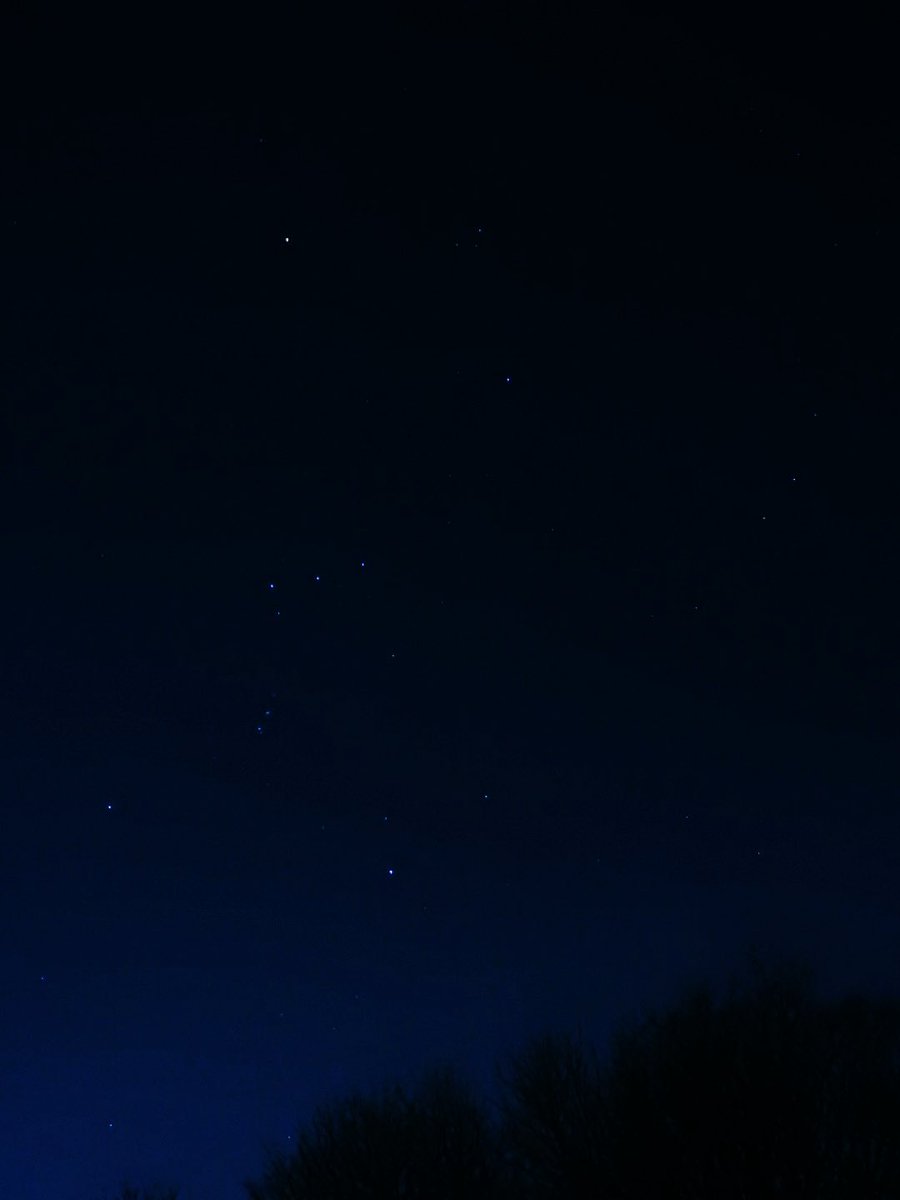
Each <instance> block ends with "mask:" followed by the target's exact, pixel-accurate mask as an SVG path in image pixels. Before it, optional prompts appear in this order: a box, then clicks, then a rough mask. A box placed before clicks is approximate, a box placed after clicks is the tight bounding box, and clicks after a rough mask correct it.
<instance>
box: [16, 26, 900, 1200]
mask: <svg viewBox="0 0 900 1200" xmlns="http://www.w3.org/2000/svg"><path fill="white" fill-rule="evenodd" d="M753 19H754V20H755V21H756V22H757V23H756V25H755V26H753V27H751V26H750V25H749V24H748V25H747V26H745V27H741V28H739V27H738V26H735V27H734V28H731V27H728V26H726V25H725V24H724V23H723V22H721V21H720V22H719V24H718V25H715V24H710V22H709V21H700V20H699V19H698V20H696V21H695V20H692V19H688V18H684V19H683V20H682V21H681V23H680V24H677V23H676V24H672V23H671V22H668V23H667V22H666V21H664V20H662V19H660V18H659V17H651V16H650V14H649V11H646V12H645V14H644V15H642V16H639V15H637V14H636V13H634V12H633V11H632V12H630V13H625V12H621V13H620V12H617V10H616V9H615V7H613V8H610V9H609V10H608V12H607V13H606V14H605V16H604V17H603V18H602V20H601V19H599V18H598V23H596V24H592V23H591V21H589V20H588V18H587V17H586V16H584V15H583V14H574V15H573V14H572V13H570V12H569V10H567V9H566V7H565V6H562V7H556V6H553V8H552V9H551V8H549V7H548V8H546V9H545V8H543V7H542V6H539V5H533V6H532V5H524V6H521V7H519V6H517V7H516V8H515V10H512V11H510V12H509V13H506V14H505V15H504V14H503V12H502V11H501V10H500V8H499V7H492V8H491V7H480V6H477V5H469V6H464V7H463V8H461V9H459V10H457V11H455V12H454V13H453V14H446V15H439V16H436V15H434V13H431V14H430V15H428V16H423V15H422V14H418V15H415V14H413V15H410V14H404V13H401V12H399V11H392V12H391V14H390V15H389V16H388V15H384V16H382V17H379V18H378V19H377V20H376V19H375V18H374V17H373V16H372V14H369V16H368V17H366V18H359V17H358V16H357V15H355V14H352V13H343V14H332V15H328V14H318V15H317V16H316V17H315V19H312V17H311V16H309V17H306V18H303V17H301V18H296V19H293V20H292V21H291V22H289V23H288V24H287V25H285V24H284V23H283V19H282V18H278V19H277V20H276V19H275V18H271V19H270V18H266V17H262V16H260V17H259V18H258V19H257V18H256V17H254V18H253V21H252V23H251V27H249V28H243V27H241V28H238V27H237V26H235V27H234V28H223V27H221V26H216V27H214V28H212V29H209V30H207V29H203V30H199V29H198V30H192V29H189V28H179V29H178V30H175V29H174V28H170V27H164V26H163V25H162V24H160V26H159V27H158V28H155V29H147V30H144V31H143V32H142V33H141V35H140V36H139V37H137V38H135V35H134V31H133V30H129V29H127V28H124V27H123V28H115V27H109V26H107V27H104V29H103V30H102V31H97V36H96V37H95V31H92V30H91V29H89V28H87V27H85V26H82V25H79V26H77V27H73V28H72V29H66V28H65V27H64V26H56V27H54V35H53V36H52V37H48V35H47V32H46V31H45V30H34V29H31V30H27V31H23V34H22V38H21V40H20V41H18V42H16V43H15V45H16V47H17V49H16V52H15V53H14V54H13V58H14V60H15V61H13V62H11V63H10V64H9V70H8V71H7V77H8V78H9V79H10V80H11V81H12V86H11V88H10V98H9V101H8V103H7V104H6V106H5V108H4V115H3V119H2V138H3V154H4V177H5V179H6V181H7V182H6V184H5V186H4V191H3V195H2V200H0V217H2V239H3V241H2V255H3V258H2V277H3V280H4V286H3V294H4V312H3V322H2V363H3V368H2V371H3V393H4V420H5V426H4V433H3V439H2V454H3V471H2V477H0V478H2V487H3V493H2V498H3V507H2V549H3V562H4V566H5V571H4V589H3V602H2V603H3V608H2V624H0V629H2V647H0V649H2V680H3V686H2V700H3V708H4V711H3V714H2V715H3V720H2V724H0V766H2V788H0V805H2V807H0V814H2V822H3V825H2V828H3V837H2V839H0V897H2V910H0V911H2V915H3V922H2V938H3V952H2V955H0V972H2V988H0V1006H2V1007H0V1014H2V1020H0V1031H2V1032H0V1064H2V1071H3V1086H2V1088H0V1122H2V1131H3V1132H2V1137H0V1183H2V1184H3V1188H4V1191H5V1192H6V1193H8V1194H10V1195H15V1196H16V1197H17V1198H19V1200H32V1198H35V1200H37V1198H38V1197H40V1198H41V1200H43V1198H44V1197H46V1196H48V1195H53V1196H55V1197H59V1200H76V1197H77V1198H78V1200H82V1198H84V1197H87V1198H88V1200H103V1198H104V1197H110V1196H111V1195H112V1194H113V1192H114V1190H115V1188H116V1186H117V1185H118V1183H119V1182H120V1181H121V1180H122V1179H123V1178H124V1177H126V1176H127V1177H130V1178H131V1179H133V1180H135V1181H139V1182H140V1181H147V1182H150V1181H152V1180H153V1179H154V1178H158V1179H161V1180H164V1181H165V1180H169V1181H171V1182H173V1183H175V1184H178V1185H179V1186H180V1187H181V1188H182V1189H183V1195H184V1197H185V1200H214V1198H215V1200H229V1198H230V1200H237V1198H238V1197H239V1196H240V1195H241V1189H240V1181H241V1179H242V1178H244V1177H246V1176H248V1175H253V1174H256V1173H258V1172H259V1169H260V1167H261V1165H262V1162H263V1157H262V1146H263V1144H264V1143H265V1142H270V1143H276V1144H279V1145H285V1144H287V1142H286V1139H287V1138H288V1136H289V1135H292V1134H293V1133H294V1132H295V1131H296V1128H297V1125H298V1123H299V1122H300V1121H302V1120H304V1119H306V1118H307V1117H308V1116H309V1115H310V1113H311V1111H312V1109H313V1108H314V1106H315V1105H316V1104H317V1103H318V1102H320V1101H322V1100H325V1099H328V1098H329V1097H330V1096H333V1095H336V1094H342V1093H343V1092H344V1091H346V1090H347V1089H349V1088H351V1087H355V1086H362V1087H366V1088H367V1087H370V1086H375V1085H378V1084H380V1083H381V1082H383V1081H385V1080H387V1079H388V1078H391V1077H396V1076H398V1075H399V1076H401V1077H409V1076H415V1074H416V1073H417V1072H418V1071H419V1070H420V1068H422V1067H424V1066H425V1065H427V1064H428V1063H430V1062H433V1061H436V1060H440V1059H444V1060H451V1061H454V1062H457V1063H458V1064H460V1065H461V1066H462V1067H463V1069H464V1070H465V1071H466V1072H468V1073H469V1074H470V1075H471V1076H472V1077H473V1078H474V1079H476V1080H477V1081H478V1082H479V1083H480V1084H482V1085H483V1086H485V1087H487V1086H488V1085H489V1083H490V1079H491V1073H492V1069H493V1064H494V1060H495V1058H496V1056H497V1055H498V1054H500V1053H503V1052H505V1051H507V1050H509V1049H513V1048H515V1047H517V1046H518V1045H520V1044H521V1043H522V1042H523V1040H524V1039H525V1038H526V1037H527V1036H529V1035H530V1034H532V1033H536V1032H538V1031H539V1030H540V1029H542V1028H544V1027H546V1026H548V1025H550V1026H554V1027H558V1028H559V1027H561V1028H572V1027H574V1026H575V1025H576V1024H578V1023H581V1025H582V1026H583V1027H584V1028H585V1029H586V1030H587V1031H589V1032H590V1034H591V1035H592V1036H593V1037H594V1038H595V1039H596V1040H597V1041H598V1043H601V1044H602V1042H603V1039H604V1038H605V1036H606V1035H607V1033H608V1031H609V1029H610V1028H611V1026H612V1025H614V1024H615V1023H616V1022H617V1021H618V1020H619V1019H621V1018H623V1017H625V1016H627V1015H628V1013H629V1012H632V1011H635V1010H639V1009H640V1008H642V1007H643V1006H645V1005H647V1004H652V1003H664V1002H665V1001H666V1000H668V999H669V998H670V997H671V996H672V995H673V994H674V992H675V989H676V988H677V986H678V985H679V984H680V983H682V982H684V981H685V980H687V979H689V978H692V977H695V976H697V975H701V976H705V977H709V978H712V979H715V980H719V979H721V978H723V977H724V975H725V973H726V972H727V971H728V970H730V969H732V968H734V967H737V966H738V965H739V964H740V963H741V962H742V961H743V960H744V955H745V951H746V948H747V946H748V944H749V943H750V942H751V941H756V942H758V943H760V944H761V945H763V946H764V947H768V948H771V949H772V950H774V951H779V952H786V953H789V954H795V955H799V956H801V957H803V958H805V959H806V960H808V961H809V962H811V964H812V965H813V967H814V968H815V969H816V971H817V973H818V975H819V978H820V980H821V983H822V986H823V988H828V989H834V988H837V989H842V988H845V987H850V986H861V987H865V988H867V989H871V990H873V991H892V992H894V993H896V992H897V990H898V987H900V979H898V965H900V964H898V959H897V951H896V946H897V945H900V928H898V926H900V907H898V902H897V893H896V878H897V870H898V865H900V864H898V851H897V846H898V844H900V841H898V835H900V813H898V806H897V795H898V766H897V761H898V760H897V739H896V720H897V703H896V668H897V661H898V656H897V633H896V612H897V603H898V594H897V591H898V589H897V578H896V567H895V558H896V544H897V529H896V519H897V512H898V505H897V500H898V497H897V477H896V468H895V449H894V440H893V438H892V436H891V434H892V430H893V428H894V427H895V417H894V413H893V410H894V408H895V404H896V393H897V373H896V320H897V306H896V296H895V281H896V278H897V268H898V262H897V258H898V252H897V247H898V228H897V221H896V213H897V212H898V211H900V208H898V200H900V197H898V195H897V191H898V178H900V176H898V172H897V152H896V149H895V147H894V142H893V140H892V130H893V128H894V122H893V114H892V111H891V110H890V108H889V107H888V106H887V104H886V101H885V96H886V88H887V84H886V82H885V80H886V78H887V76H886V74H885V71H886V69H887V65H888V64H887V63H886V60H885V58H884V55H885V54H886V50H884V49H883V48H882V47H883V45H886V43H884V39H883V38H881V37H879V36H878V33H879V31H877V30H864V29H862V28H861V27H860V28H858V29H851V30H837V29H833V28H829V27H828V26H827V25H826V24H822V25H820V27H819V28H818V29H817V31H816V33H815V38H813V35H812V34H810V33H809V31H803V30H800V29H792V28H791V27H790V26H785V25H783V24H782V25H779V26H777V27H776V26H775V25H773V24H771V23H768V24H767V18H766V17H765V14H763V13H762V12H758V13H755V14H754V18H753ZM749 20H750V18H749V17H748V21H749ZM776 28H777V32H776ZM101 32H102V37H100V36H99V34H100V33H101ZM811 39H812V40H811ZM110 46H112V47H115V49H114V50H113V51H108V50H107V49H105V48H108V47H110ZM76 51H77V52H76ZM273 585H274V586H273Z"/></svg>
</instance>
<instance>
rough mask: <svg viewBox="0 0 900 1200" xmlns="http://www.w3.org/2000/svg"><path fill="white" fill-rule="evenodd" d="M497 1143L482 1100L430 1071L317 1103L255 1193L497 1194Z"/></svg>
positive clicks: (415, 1197)
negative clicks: (415, 1082) (416, 1079)
mask: <svg viewBox="0 0 900 1200" xmlns="http://www.w3.org/2000/svg"><path fill="white" fill-rule="evenodd" d="M497 1174H498V1171H497V1164H496V1148H495V1144H494V1138H493V1134H492V1130H491V1126H490V1123H489V1121H488V1118H487V1116H486V1114H485V1112H484V1111H483V1109H482V1107H481V1106H480V1105H479V1103H478V1102H477V1101H476V1099H475V1098H474V1097H473V1095H472V1094H471V1093H470V1091H469V1089H468V1088H467V1087H466V1086H465V1084H463V1083H462V1081H461V1080H459V1079H458V1077H457V1076H456V1075H455V1073H454V1072H453V1071H451V1070H448V1069H437V1070H433V1071H431V1072H429V1073H428V1074H427V1075H426V1076H425V1077H424V1079H423V1080H422V1082H421V1083H420V1084H419V1086H418V1088H417V1089H416V1091H415V1092H414V1094H413V1095H411V1096H409V1095H407V1094H406V1092H405V1091H404V1089H403V1088H401V1087H400V1086H399V1085H395V1086H393V1087H390V1088H388V1089H385V1090H384V1091H383V1092H381V1093H380V1094H379V1095H376V1096H371V1097H366V1096H362V1095H360V1094H355V1095H353V1096H350V1097H349V1098H347V1099H345V1100H342V1101H338V1102H336V1103H333V1104H330V1105H326V1106H323V1107H321V1108H319V1109H318V1111H317V1112H316V1114H315V1116H314V1117H313V1120H312V1124H311V1128H310V1129H309V1130H307V1131H304V1132H302V1133H301V1134H300V1136H299V1138H298V1143H297V1147H296V1150H295V1151H294V1152H293V1153H292V1154H291V1155H284V1154H275V1155H273V1156H272V1158H271V1161H270V1163H269V1166H268V1168H267V1170H266V1173H265V1175H264V1177H263V1179H262V1181H261V1182H259V1183H254V1182H247V1183H246V1184H245V1187H246V1190H247V1193H248V1196H249V1197H250V1200H350V1198H351V1197H352V1198H353V1200H360V1198H361V1197H370V1198H372V1200H389V1198H390V1200H392V1198H394V1197H403V1198H405V1200H419V1198H422V1200H424V1198H425V1197H433V1198H434V1200H463V1198H464V1197H472V1200H479V1198H480V1197H487V1196H493V1195H495V1194H496V1191H495V1187H494V1185H495V1181H496V1178H497Z"/></svg>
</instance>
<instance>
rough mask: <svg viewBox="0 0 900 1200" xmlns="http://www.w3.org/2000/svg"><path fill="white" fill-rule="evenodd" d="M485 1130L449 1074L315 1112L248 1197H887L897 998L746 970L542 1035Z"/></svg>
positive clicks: (898, 1031)
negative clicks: (823, 992)
mask: <svg viewBox="0 0 900 1200" xmlns="http://www.w3.org/2000/svg"><path fill="white" fill-rule="evenodd" d="M498 1077H499V1082H500V1084H501V1090H502V1094H501V1101H500V1104H499V1106H498V1110H497V1112H496V1114H495V1115H494V1117H493V1118H492V1117H491V1116H489V1114H488V1112H487V1110H486V1108H485V1107H484V1106H483V1105H482V1104H481V1103H480V1102H479V1101H478V1100H477V1099H476V1098H475V1097H474V1096H473V1095H472V1093H471V1092H470V1091H469V1089H468V1088H467V1087H466V1086H465V1084H463V1083H462V1082H461V1081H460V1079H459V1078H458V1077H457V1076H456V1075H455V1074H454V1072H453V1071H450V1070H438V1071H433V1072H432V1073H430V1074H429V1075H427V1076H425V1078H424V1079H423V1080H422V1082H421V1083H420V1085H419V1086H418V1087H417V1088H416V1089H414V1090H413V1091H412V1092H407V1091H406V1090H404V1089H403V1088H402V1087H399V1086H394V1087H392V1088H388V1089H385V1091H383V1092H382V1093H381V1094H380V1095H376V1096H371V1097H364V1096H360V1095H353V1096H351V1097H349V1098H347V1099H345V1100H343V1101H339V1102H337V1103H333V1104H331V1105H327V1106H324V1107H322V1108H320V1109H319V1110H318V1112H317V1113H316V1115H315V1117H314V1119H313V1121H312V1123H311V1125H310V1127H309V1128H308V1129H306V1130H304V1131H303V1132H301V1134H300V1136H299V1139H298V1143H297V1147H296V1149H295V1150H294V1151H293V1153H291V1154H275V1155H273V1156H272V1159H271V1162H270V1165H269V1168H268V1170H267V1172H266V1173H265V1176H264V1177H263V1179H262V1180H261V1181H260V1182H258V1183H252V1182H251V1183H248V1184H247V1185H246V1188H247V1192H248V1195H249V1198H250V1200H350V1198H351V1197H353V1198H359V1197H369V1198H371V1200H394V1198H396V1200H401V1198H416V1200H418V1198H422V1200H424V1198H425V1197H431V1198H434V1200H481V1198H485V1200H486V1198H487V1197H497V1198H502V1200H511V1198H512V1197H524V1198H528V1197H532V1198H535V1200H537V1198H540V1200H557V1198H558V1200H579V1198H585V1200H587V1198H588V1197H591V1198H596V1200H607V1198H608V1200H646V1198H647V1197H653V1198H654V1200H667V1198H671V1200H722V1197H734V1198H735V1200H744V1198H746V1200H760V1198H764V1197H770V1196H771V1197H781V1196H783V1197H791V1198H792V1200H876V1198H877V1200H888V1198H897V1200H900V1134H898V1131H900V1001H897V1000H887V999H885V1000H879V999H873V998H867V997H862V996H858V995H856V996H848V997H845V998H844V999H841V1000H837V1001H825V1000H821V999H819V998H818V997H817V995H816V993H815V990H814V987H813V983H812V980H811V976H810V973H809V972H808V971H807V970H806V969H805V968H804V967H802V966H797V965H794V964H790V963H788V964H777V965H774V966H772V965H767V964H765V963H763V962H762V961H760V960H759V959H758V958H754V959H753V960H752V962H751V968H750V970H749V972H748V973H747V974H746V976H745V977H743V978H742V979H738V980H736V981H734V980H733V981H732V982H731V983H730V984H729V985H728V987H727V988H726V989H724V990H723V993H722V994H721V995H716V994H715V993H714V992H713V990H712V989H711V988H710V987H708V986H705V985H699V986H696V987H693V988H691V989H688V990H686V991H685V992H684V993H683V995H682V996H681V998H680V999H678V1000H677V1002H676V1003H674V1004H673V1005H672V1006H671V1007H670V1008H669V1009H667V1010H664V1011H651V1012H650V1013H649V1014H644V1015H642V1016H641V1017H640V1018H638V1019H635V1020H632V1021H631V1022H629V1023H627V1024H623V1025H622V1026H620V1028H619V1031H618V1032H617V1033H616V1035H615V1036H614V1038H613V1039H612V1044H611V1047H610V1052H609V1054H608V1056H607V1057H606V1059H605V1060H602V1061H601V1059H600V1058H599V1057H598V1055H597V1054H596V1052H595V1051H594V1050H593V1049H592V1048H591V1047H589V1046H588V1045H586V1043H585V1042H584V1041H583V1040H582V1039H581V1038H580V1037H578V1038H576V1037H573V1036H569V1035H564V1034H555V1033H551V1034H544V1035H543V1036H541V1037H538V1038H536V1039H534V1040H533V1041H532V1042H531V1043H530V1044H529V1045H527V1046H526V1047H525V1048H524V1049H523V1050H522V1051H521V1052H520V1053H518V1054H517V1055H514V1056H513V1057H512V1059H511V1060H510V1061H509V1062H508V1063H506V1064H505V1065H504V1066H503V1067H501V1068H499V1069H498Z"/></svg>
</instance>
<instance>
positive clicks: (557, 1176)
mask: <svg viewBox="0 0 900 1200" xmlns="http://www.w3.org/2000/svg"><path fill="white" fill-rule="evenodd" d="M497 1075H498V1079H499V1082H500V1084H501V1088H502V1099H501V1104H500V1111H501V1114H502V1123H503V1124H502V1132H501V1136H500V1144H501V1147H502V1150H503V1153H504V1160H505V1163H506V1175H507V1180H508V1187H509V1190H511V1191H515V1192H516V1194H519V1195H529V1196H535V1197H551V1196H567V1197H572V1198H574V1200H577V1198H579V1197H582V1196H585V1197H587V1196H596V1194H597V1184H598V1181H599V1180H601V1179H602V1178H603V1168H604V1163H605V1159H606V1153H607V1143H608V1138H607V1136H606V1135H607V1129H608V1123H609V1119H608V1114H607V1112H606V1101H605V1097H604V1095H603V1090H602V1085H601V1073H600V1067H599V1065H598V1061H597V1058H596V1055H595V1054H594V1052H593V1050H591V1049H590V1048H589V1047H587V1046H586V1045H584V1043H583V1042H582V1041H581V1040H580V1039H579V1038H575V1037H572V1036H571V1035H569V1034H555V1033H545V1034H543V1035H541V1036H540V1037H538V1038H535V1039H534V1040H533V1041H532V1042H531V1043H530V1044H529V1045H528V1046H527V1047H526V1048H525V1049H524V1050H523V1051H521V1052H520V1053H519V1054H517V1055H515V1056H513V1058H512V1061H511V1063H509V1064H508V1065H506V1066H500V1067H498V1071H497Z"/></svg>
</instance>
